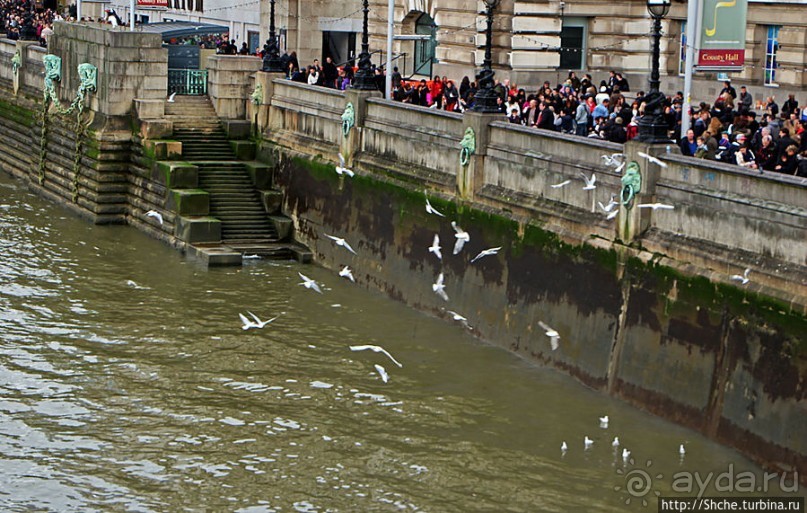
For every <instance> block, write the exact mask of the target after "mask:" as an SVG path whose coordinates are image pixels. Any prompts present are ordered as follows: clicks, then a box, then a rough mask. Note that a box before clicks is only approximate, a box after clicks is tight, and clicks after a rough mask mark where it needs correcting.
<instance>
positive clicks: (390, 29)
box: [384, 0, 395, 100]
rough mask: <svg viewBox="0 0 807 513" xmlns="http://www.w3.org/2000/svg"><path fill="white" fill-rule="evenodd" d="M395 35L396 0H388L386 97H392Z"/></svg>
mask: <svg viewBox="0 0 807 513" xmlns="http://www.w3.org/2000/svg"><path fill="white" fill-rule="evenodd" d="M394 35H395V0H388V2H387V67H386V68H385V69H386V77H385V78H384V97H385V98H387V99H388V100H390V99H392V38H393V37H394Z"/></svg>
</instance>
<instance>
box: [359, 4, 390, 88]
mask: <svg viewBox="0 0 807 513" xmlns="http://www.w3.org/2000/svg"><path fill="white" fill-rule="evenodd" d="M361 10H362V12H363V13H364V25H363V26H362V31H361V53H360V54H359V69H358V71H356V77H355V79H354V80H353V84H351V86H350V88H351V89H358V90H360V91H376V90H378V87H377V86H376V83H375V79H374V78H373V72H372V70H371V69H370V67H371V66H370V43H369V41H368V38H369V37H370V36H369V34H368V32H367V13H368V12H369V11H370V7H369V6H368V0H362V9H361ZM387 71H389V70H387Z"/></svg>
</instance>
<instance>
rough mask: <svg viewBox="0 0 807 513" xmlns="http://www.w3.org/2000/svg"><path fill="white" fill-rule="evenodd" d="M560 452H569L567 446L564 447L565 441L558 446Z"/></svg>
mask: <svg viewBox="0 0 807 513" xmlns="http://www.w3.org/2000/svg"><path fill="white" fill-rule="evenodd" d="M560 450H561V451H562V452H566V451H568V450H569V446H568V445H566V441H565V440H564V441H563V443H561V444H560Z"/></svg>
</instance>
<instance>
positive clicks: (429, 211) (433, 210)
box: [426, 198, 445, 217]
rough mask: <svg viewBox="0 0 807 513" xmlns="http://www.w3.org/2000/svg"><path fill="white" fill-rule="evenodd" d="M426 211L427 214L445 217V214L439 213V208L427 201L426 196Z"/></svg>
mask: <svg viewBox="0 0 807 513" xmlns="http://www.w3.org/2000/svg"><path fill="white" fill-rule="evenodd" d="M426 213H427V214H434V215H436V216H440V217H445V214H443V213H441V212H440V211H439V210H437V209H436V208H434V207H433V206H432V204H431V203H429V198H426Z"/></svg>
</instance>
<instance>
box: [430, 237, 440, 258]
mask: <svg viewBox="0 0 807 513" xmlns="http://www.w3.org/2000/svg"><path fill="white" fill-rule="evenodd" d="M429 253H434V256H436V257H437V260H442V259H443V254H442V253H440V236H439V235H437V234H436V233H435V234H434V241H433V242H432V245H431V246H429Z"/></svg>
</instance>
